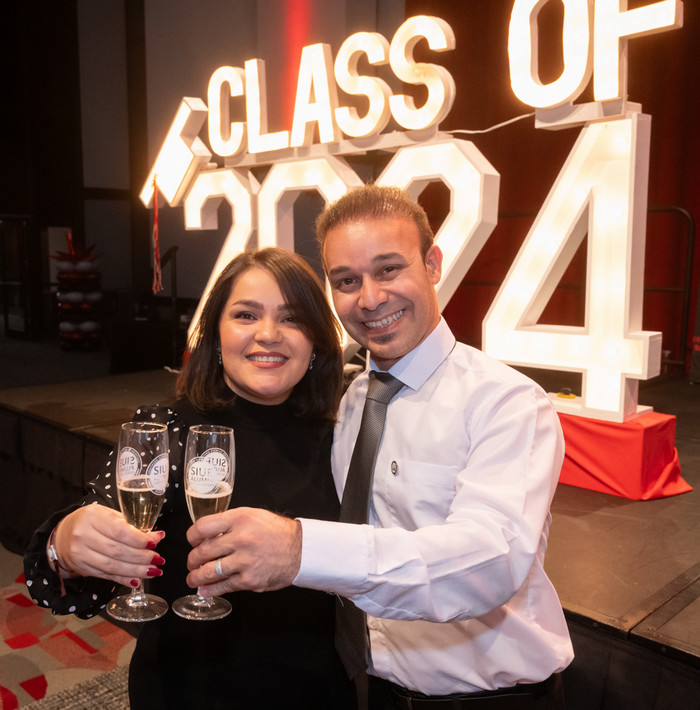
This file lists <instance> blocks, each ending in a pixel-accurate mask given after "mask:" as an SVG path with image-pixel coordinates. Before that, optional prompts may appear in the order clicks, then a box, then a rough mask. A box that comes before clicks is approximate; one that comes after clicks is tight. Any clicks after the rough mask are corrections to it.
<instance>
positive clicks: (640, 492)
mask: <svg viewBox="0 0 700 710" xmlns="http://www.w3.org/2000/svg"><path fill="white" fill-rule="evenodd" d="M559 419H560V421H561V425H562V429H563V431H564V439H565V442H566V455H565V458H564V465H563V466H562V470H561V475H560V477H559V482H560V483H567V484H569V485H572V486H578V487H579V488H588V489H590V490H593V491H599V492H601V493H610V494H612V495H616V496H621V497H623V498H631V499H632V500H650V499H652V498H663V497H666V496H672V495H677V494H679V493H687V492H688V491H691V490H692V486H690V485H688V483H686V481H684V480H683V479H682V478H681V467H680V463H679V461H678V452H677V451H676V447H675V438H676V417H675V416H672V415H670V414H660V413H658V412H649V413H648V414H644V415H642V416H640V417H638V418H636V419H632V420H630V421H627V422H623V423H616V422H607V421H602V420H600V419H587V418H586V417H576V416H572V415H567V414H559Z"/></svg>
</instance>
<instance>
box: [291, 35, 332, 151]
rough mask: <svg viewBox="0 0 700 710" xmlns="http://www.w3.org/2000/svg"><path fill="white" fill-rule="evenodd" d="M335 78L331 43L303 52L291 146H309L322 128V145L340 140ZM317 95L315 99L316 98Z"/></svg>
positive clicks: (308, 48) (317, 45) (320, 134)
mask: <svg viewBox="0 0 700 710" xmlns="http://www.w3.org/2000/svg"><path fill="white" fill-rule="evenodd" d="M332 77H333V57H332V56H331V48H330V45H328V44H312V45H310V46H308V47H304V49H303V50H302V52H301V64H300V66H299V80H298V83H297V94H296V103H295V105H294V123H293V125H292V136H291V140H290V145H291V146H292V148H298V147H300V146H302V145H309V144H310V143H311V141H312V139H313V135H314V124H315V125H318V135H319V140H320V142H321V143H333V142H336V141H337V140H338V139H339V138H340V132H339V131H338V128H337V126H336V124H335V115H334V114H335V110H336V108H337V106H338V95H337V92H336V88H335V81H331V78H332ZM312 96H313V100H312V98H311V97H312Z"/></svg>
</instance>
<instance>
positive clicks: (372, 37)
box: [141, 0, 682, 421]
mask: <svg viewBox="0 0 700 710" xmlns="http://www.w3.org/2000/svg"><path fill="white" fill-rule="evenodd" d="M546 1H547V0H515V1H514V3H513V10H512V14H511V22H510V32H509V42H508V51H509V57H510V64H511V85H512V88H513V91H514V93H515V95H516V96H517V97H518V98H519V99H520V100H521V101H523V102H524V103H526V104H528V105H530V106H533V107H535V108H536V119H535V125H536V127H545V128H558V127H563V126H571V125H583V128H582V131H581V135H580V136H579V138H578V140H577V142H576V144H575V145H574V147H573V149H572V151H571V154H570V155H569V158H568V160H567V161H566V163H565V165H564V167H563V168H562V170H561V172H560V174H559V176H558V178H557V180H556V182H555V184H554V186H553V187H552V189H551V192H550V194H549V196H548V198H547V200H546V201H545V204H544V205H543V207H542V209H541V211H540V214H539V215H538V217H537V219H536V220H535V223H534V224H533V226H532V229H531V230H530V233H529V235H528V236H527V238H526V240H525V242H524V244H523V247H522V249H521V251H520V253H519V254H518V256H517V258H516V260H515V262H514V263H513V265H512V268H511V270H510V272H509V274H508V276H507V278H506V280H505V281H504V283H503V285H502V287H501V289H500V291H499V293H498V295H497V296H496V299H495V300H494V302H493V304H492V307H491V309H490V310H489V312H488V314H487V316H486V318H485V320H484V324H483V333H484V339H483V347H484V350H485V351H487V352H489V353H490V354H492V355H494V356H495V357H497V358H499V359H502V360H504V361H507V362H510V363H514V364H521V365H528V366H533V367H542V368H548V369H558V370H569V371H577V372H581V373H583V379H582V384H583V387H582V393H581V397H578V398H576V399H575V400H562V399H555V405H556V406H557V408H558V409H559V410H561V411H568V412H570V413H573V414H579V415H585V416H592V417H597V418H601V419H608V420H612V421H624V420H625V419H628V418H630V417H632V416H635V415H637V414H638V413H639V412H641V411H643V408H640V407H637V387H636V385H637V383H638V381H639V380H640V379H646V378H649V377H652V376H654V375H655V374H657V373H658V371H659V367H660V349H661V335H660V334H659V333H648V332H644V331H642V330H641V304H642V276H643V260H644V240H645V218H646V189H647V176H648V158H649V133H650V126H649V123H650V121H649V117H648V116H644V115H643V114H641V108H640V107H639V106H638V105H635V104H631V103H628V102H627V98H626V76H627V54H626V47H627V41H628V40H629V39H630V38H632V37H636V36H640V35H645V34H650V33H653V32H660V31H663V30H667V29H671V28H674V27H680V26H681V24H682V4H681V2H680V0H663V1H662V2H655V3H652V4H650V5H647V6H646V7H641V8H638V9H634V10H628V9H627V4H626V0H563V4H564V23H563V30H562V31H563V36H562V40H563V50H564V69H563V71H562V74H561V76H560V77H559V78H558V79H557V80H555V81H553V82H551V83H550V84H542V82H541V81H540V80H539V76H538V71H537V60H536V57H537V14H538V12H539V10H540V9H541V7H542V6H543V5H544V4H545V2H546ZM423 40H425V41H426V42H427V44H428V47H429V48H430V49H431V50H432V51H433V52H442V51H447V50H450V49H452V48H454V45H455V38H454V34H453V32H452V29H451V28H450V26H449V25H448V24H447V23H446V22H445V21H444V20H441V19H439V18H436V17H426V16H418V17H412V18H409V19H408V20H406V22H404V23H403V24H402V25H401V27H399V28H398V30H397V31H396V33H395V35H394V37H393V38H392V40H391V42H389V41H387V39H386V38H384V37H383V36H382V35H381V34H378V33H369V32H360V33H357V34H354V35H352V36H351V37H349V38H348V39H346V40H345V42H343V44H342V46H341V47H340V49H339V51H338V53H337V55H336V58H335V61H333V57H332V55H331V50H330V47H329V45H326V44H316V45H311V46H308V47H305V48H304V49H303V50H302V56H301V62H300V69H299V78H298V84H297V96H296V104H295V109H294V115H293V120H292V126H291V130H283V131H276V132H274V133H269V132H268V130H267V97H266V82H265V63H264V61H263V60H261V59H250V60H248V61H246V62H245V63H244V67H243V68H239V67H220V68H219V69H217V70H216V71H215V72H214V73H213V74H212V76H211V78H210V82H209V90H208V95H207V101H208V104H205V103H204V102H203V101H202V100H201V99H198V98H184V99H183V100H182V102H181V104H180V107H179V109H178V112H177V114H176V117H175V119H174V121H173V123H172V125H171V128H170V130H169V132H168V134H167V137H166V139H165V141H164V143H163V146H162V148H161V150H160V152H159V154H158V156H157V158H156V161H155V163H154V165H153V168H152V170H151V173H150V175H149V176H148V178H147V179H146V181H145V184H144V187H143V190H142V192H141V200H142V201H143V202H144V204H145V205H147V206H148V205H150V204H151V203H152V200H153V196H154V185H157V188H158V189H159V190H160V191H161V192H162V193H163V195H164V197H165V199H166V200H167V201H168V203H169V204H170V205H172V206H175V205H178V204H181V203H182V204H184V212H185V227H186V228H187V229H188V230H202V229H215V228H216V227H217V208H218V206H219V204H220V203H221V201H222V200H226V201H227V202H228V203H229V205H230V207H231V210H232V213H233V219H232V225H231V229H230V231H229V233H228V235H227V236H226V239H225V241H224V245H223V247H222V250H221V253H220V254H219V257H218V258H217V261H216V264H215V265H214V268H213V271H212V274H211V277H210V279H209V283H208V284H207V286H206V288H205V290H204V294H203V296H202V302H203V301H204V299H205V297H206V294H207V293H208V292H209V289H210V288H211V286H212V284H213V282H214V281H215V279H216V277H217V276H218V274H219V272H220V271H221V269H222V268H223V267H224V266H225V265H226V264H227V263H228V261H230V259H231V258H233V257H234V256H235V255H236V254H238V253H239V252H241V251H243V250H244V249H245V247H246V245H247V244H249V243H253V242H252V240H253V239H255V238H256V243H257V244H258V245H259V246H267V245H273V244H278V245H280V246H284V247H286V248H290V249H293V247H294V236H293V234H294V231H293V216H292V215H293V212H292V207H293V204H294V200H295V199H296V197H297V196H298V195H299V193H300V192H302V191H304V190H316V191H317V192H319V193H320V194H321V195H322V196H323V198H324V199H325V200H326V201H331V200H334V199H336V198H337V197H340V196H341V195H342V194H344V193H345V192H347V191H348V190H350V189H353V188H355V187H358V186H359V185H361V184H362V183H361V180H360V178H359V177H358V176H357V174H356V173H355V172H354V170H353V169H352V168H351V167H350V165H349V164H348V162H347V161H346V160H345V159H344V157H343V156H346V155H352V154H361V153H367V152H369V151H373V150H382V151H385V152H393V153H394V156H393V158H392V159H391V160H390V162H389V164H388V165H387V167H386V168H385V169H384V171H383V172H382V174H381V175H380V176H379V177H378V178H377V182H378V184H384V185H397V186H399V187H402V188H404V189H406V190H407V191H408V192H409V193H410V194H411V195H412V196H414V197H416V198H417V197H418V196H419V195H420V193H421V191H422V190H423V188H424V187H425V186H426V185H427V184H428V183H429V182H433V181H441V182H443V183H444V184H445V185H446V186H447V187H448V188H449V190H450V193H451V202H450V212H449V214H448V215H447V217H446V218H445V220H444V222H443V224H442V226H441V228H440V230H439V231H438V233H437V235H436V241H437V243H438V244H439V245H440V247H441V249H442V250H443V252H444V254H445V259H444V268H443V277H442V279H441V281H440V283H439V284H438V299H439V302H440V306H441V307H444V306H445V305H446V304H447V302H448V301H449V299H450V298H451V296H452V295H453V294H454V292H455V290H456V289H457V287H458V286H459V284H460V282H461V281H462V279H463V278H464V275H465V274H466V272H467V270H468V269H469V267H470V266H471V264H472V263H473V261H474V259H475V258H476V256H477V255H478V253H479V251H480V249H481V248H482V246H483V245H484V243H485V242H486V240H487V239H488V237H489V235H490V234H491V232H492V230H493V228H494V226H495V224H496V221H497V206H498V189H499V175H498V173H497V172H496V171H495V169H494V168H493V167H492V166H491V165H490V163H489V162H488V160H487V159H486V158H485V157H484V156H483V155H482V154H481V153H480V152H479V150H478V149H477V148H476V147H475V146H474V144H473V143H471V142H469V141H465V140H459V139H456V138H453V137H451V136H450V135H447V134H444V133H441V132H439V130H438V126H439V123H440V121H442V119H443V118H444V117H445V116H446V115H447V114H448V113H449V110H450V108H451V107H452V104H453V102H454V97H455V84H454V81H453V79H452V77H451V76H450V74H449V73H448V72H447V70H446V69H444V68H443V67H441V66H439V65H436V64H428V63H419V62H416V61H415V60H414V59H413V49H414V47H415V45H416V44H417V43H418V42H420V41H423ZM363 56H364V57H365V61H366V63H368V64H369V65H370V66H372V67H383V66H388V67H389V69H390V70H391V71H392V72H393V73H394V75H395V76H396V77H397V78H398V79H400V80H401V81H403V82H405V83H410V84H420V85H423V86H424V87H425V88H426V89H427V99H426V100H425V101H424V103H423V104H422V105H421V106H416V105H415V102H414V100H413V99H412V98H411V97H409V96H407V95H403V94H398V95H394V94H393V93H392V90H391V88H390V87H389V85H388V84H387V83H386V82H385V81H383V80H382V79H381V78H379V77H378V76H362V75H360V74H359V72H358V64H359V60H360V58H361V57H363ZM591 76H593V89H594V99H595V100H594V101H593V102H591V103H589V104H578V105H577V104H574V103H573V102H574V101H575V100H576V98H578V96H579V95H580V93H581V92H582V91H583V89H584V88H585V87H586V85H587V84H588V83H589V81H590V78H591ZM338 87H340V88H341V89H342V90H343V91H344V92H345V93H346V94H349V95H357V96H363V97H365V104H366V105H368V108H367V109H366V112H365V113H364V115H360V113H359V112H358V110H357V109H356V108H353V107H349V106H341V105H340V101H339V97H338V90H337V88H338ZM237 98H238V99H240V102H241V104H243V105H244V107H245V117H246V121H245V122H244V121H232V120H231V115H230V108H229V106H230V104H231V103H232V101H233V102H235V100H236V99H237ZM392 117H393V119H394V121H395V123H396V124H398V126H399V127H400V130H394V131H389V132H383V131H384V129H385V128H386V126H387V125H388V122H389V120H390V118H392ZM207 119H208V136H209V146H210V147H211V150H212V151H214V153H215V154H216V155H218V156H219V157H220V158H221V159H222V162H223V167H221V168H220V167H215V168H212V167H211V159H212V153H211V152H210V150H209V149H208V148H207V146H206V145H205V144H204V142H203V141H202V140H201V139H200V138H199V137H198V136H199V133H200V131H201V129H202V126H203V125H204V122H205V120H207ZM315 136H318V143H314V137H315ZM261 165H269V166H271V167H270V169H269V170H268V172H267V174H266V176H265V178H264V179H263V181H262V183H261V184H259V183H258V181H257V180H256V178H255V177H254V175H253V174H252V173H251V172H250V171H249V169H248V168H249V167H251V166H261ZM586 233H587V234H588V274H587V282H586V319H585V325H584V326H583V327H582V328H574V327H564V326H546V325H542V324H539V323H538V318H539V317H540V315H541V314H542V311H543V309H544V307H545V305H546V303H547V300H548V299H549V297H550V296H551V294H552V292H553V291H554V288H555V287H556V285H557V283H558V282H559V279H560V278H561V276H562V274H563V272H564V270H565V269H566V266H567V264H568V262H569V260H570V259H571V258H572V256H573V254H574V253H575V251H576V249H577V248H578V246H579V245H580V244H581V242H582V240H583V238H584V236H585V235H586ZM200 308H201V303H200ZM198 319H199V310H198V311H197V313H196V314H195V318H194V319H193V323H192V326H191V329H190V335H192V334H193V333H194V331H195V329H196V327H197V323H198Z"/></svg>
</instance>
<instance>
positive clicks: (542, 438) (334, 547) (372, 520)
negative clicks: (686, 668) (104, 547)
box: [188, 186, 573, 710]
mask: <svg viewBox="0 0 700 710" xmlns="http://www.w3.org/2000/svg"><path fill="white" fill-rule="evenodd" d="M317 235H318V238H319V242H320V245H321V250H322V256H323V262H324V267H325V269H326V273H327V275H328V279H329V282H330V285H331V289H332V294H333V301H334V304H335V307H336V311H337V313H338V316H339V318H340V320H341V321H342V323H343V325H344V326H345V328H346V330H347V331H348V333H349V334H350V335H351V336H352V337H353V338H354V339H355V340H357V342H358V343H360V344H361V345H363V346H364V347H366V348H367V349H368V350H369V352H370V356H371V362H370V370H379V371H384V372H389V373H390V374H391V375H393V376H394V377H395V378H398V380H400V383H401V384H402V385H403V386H402V387H401V389H400V391H399V392H398V394H396V395H395V396H394V397H393V399H391V401H390V403H389V405H388V407H387V415H386V425H385V429H384V433H383V438H382V439H381V445H380V447H379V451H378V453H377V456H376V463H375V467H374V478H373V483H372V496H371V506H370V513H369V515H370V517H369V524H348V523H329V522H325V521H315V520H300V521H290V520H286V519H284V518H280V517H279V516H273V515H272V514H270V513H265V512H264V511H252V510H239V511H236V520H235V524H233V523H232V519H231V518H230V517H229V519H228V522H227V524H226V525H223V524H222V523H219V522H218V521H217V520H216V518H215V517H213V518H212V519H208V518H205V519H203V520H200V521H199V522H198V523H197V524H196V525H195V526H194V527H193V528H192V530H191V534H190V542H192V544H193V545H195V546H197V547H195V549H194V550H193V552H192V554H191V557H190V569H192V570H196V571H194V572H192V573H191V574H190V576H189V577H188V580H189V582H190V584H192V585H193V586H196V585H207V586H206V587H205V590H206V591H207V593H213V594H216V593H221V592H226V591H232V590H235V589H254V590H257V591H263V590H265V589H274V588H279V587H281V586H285V585H287V584H290V583H293V584H295V585H297V586H301V587H310V588H314V589H323V590H326V591H329V592H333V593H337V594H339V595H341V596H342V597H344V598H347V599H351V600H352V601H353V602H354V603H355V604H356V605H357V607H359V608H360V609H362V610H363V611H364V612H366V613H367V625H368V629H369V641H370V652H369V668H368V671H369V674H370V680H371V683H370V696H371V703H372V704H371V706H370V707H376V708H383V707H385V706H386V707H387V708H389V707H400V708H414V709H416V710H418V709H419V708H426V709H428V708H439V707H443V706H444V707H445V708H456V707H465V708H476V707H484V708H494V709H496V708H503V709H505V708H561V707H563V700H562V698H561V687H560V686H561V684H560V681H559V678H558V675H557V673H558V672H559V671H561V670H562V669H564V668H565V667H566V666H567V665H568V664H569V663H570V661H571V659H572V656H573V654H572V648H571V642H570V640H569V635H568V631H567V628H566V623H565V620H564V617H563V613H562V609H561V605H560V603H559V600H558V597H557V595H556V592H555V590H554V588H553V586H552V584H551V582H550V581H549V579H548V578H547V576H546V574H545V572H544V569H543V561H544V553H545V549H546V545H547V535H548V532H549V524H550V515H549V506H550V503H551V499H552V496H553V494H554V490H555V487H556V484H557V480H558V475H559V470H560V467H561V462H562V457H563V440H562V435H561V430H560V427H559V424H558V419H557V417H556V414H555V412H554V410H553V408H552V406H551V403H550V402H549V399H548V397H547V395H546V394H545V393H544V392H543V391H542V390H541V389H540V388H539V387H538V386H537V385H536V384H535V383H533V382H532V381H530V380H529V379H527V378H526V377H524V376H522V375H520V374H519V373H517V372H516V371H514V370H512V369H511V368H509V367H507V366H506V365H504V364H502V363H500V362H497V361H495V360H493V359H491V358H489V357H487V356H486V355H484V354H483V353H481V352H479V351H477V350H475V349H473V348H470V347H468V346H466V345H463V344H461V343H456V342H455V338H454V336H453V335H452V333H451V332H450V330H449V328H448V326H447V324H446V323H445V321H444V320H443V319H441V317H440V313H439V308H438V304H437V298H436V293H435V285H436V284H437V283H438V281H439V280H440V276H441V267H442V254H441V252H440V249H439V248H438V247H437V246H436V245H435V244H433V235H432V232H431V230H430V227H429V225H428V221H427V218H426V216H425V213H424V212H423V210H422V208H420V206H419V205H417V204H416V203H415V202H413V201H411V200H410V199H408V197H406V195H405V194H404V193H402V192H401V191H399V190H397V189H394V188H382V187H377V186H366V187H364V188H360V189H358V190H355V191H352V192H350V193H348V194H347V195H346V196H344V197H343V198H341V199H340V200H338V201H337V202H336V203H334V204H333V205H331V206H330V207H328V208H327V209H326V210H325V211H324V212H323V214H322V215H321V217H320V218H319V220H318V223H317ZM368 382H369V374H368V373H363V374H362V375H360V376H359V377H358V378H357V379H356V380H355V381H354V382H353V383H352V385H351V386H350V388H349V389H348V392H347V393H346V395H345V397H344V399H343V402H342V404H341V409H340V412H339V417H338V420H339V421H338V426H337V429H336V434H335V439H334V444H333V471H334V476H335V478H336V485H337V487H338V490H339V492H342V490H343V487H344V485H345V479H346V476H347V474H348V468H349V465H350V460H351V457H352V453H353V448H354V445H355V440H356V439H357V437H358V431H359V429H360V420H361V417H362V410H363V407H364V404H365V397H366V394H367V389H368ZM401 384H400V385H399V386H401ZM344 505H345V502H344ZM230 512H231V511H229V513H230ZM341 516H342V513H341ZM219 533H223V535H222V539H220V540H218V541H216V540H212V539H211V538H212V537H213V536H214V535H217V534H219ZM207 538H208V539H207ZM199 543H203V544H202V545H199ZM231 551H233V554H230V555H228V556H226V557H224V558H223V560H222V564H221V565H220V567H219V569H218V570H215V564H214V560H215V556H216V555H218V556H222V555H225V554H227V553H229V552H231ZM202 564H204V565H205V566H204V567H201V569H198V570H197V569H196V568H197V567H199V566H200V565H202ZM217 573H218V574H217ZM223 576H226V579H223V580H221V578H222V577H223ZM216 580H221V581H216ZM211 582H214V583H213V584H212V583H211ZM385 699H386V703H387V704H386V705H384V703H385Z"/></svg>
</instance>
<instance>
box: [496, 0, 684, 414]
mask: <svg viewBox="0 0 700 710" xmlns="http://www.w3.org/2000/svg"><path fill="white" fill-rule="evenodd" d="M544 2H545V0H516V2H515V4H514V8H513V12H512V15H511V25H510V33H509V43H508V49H509V58H510V66H511V82H512V87H513V91H514V93H515V94H516V95H517V96H518V97H519V98H520V99H521V100H522V101H524V102H526V103H528V104H530V105H532V106H534V107H536V108H537V109H538V111H537V119H538V122H539V125H543V126H544V125H549V126H550V127H560V126H562V125H571V124H572V123H580V122H584V121H585V125H584V127H583V129H582V131H581V134H580V136H579V138H578V140H577V142H576V144H575V145H574V147H573V149H572V151H571V153H570V155H569V158H568V160H567V161H566V163H565V165H564V167H563V168H562V170H561V172H560V174H559V176H558V177H557V180H556V181H555V183H554V186H553V187H552V189H551V191H550V193H549V195H548V197H547V199H546V201H545V203H544V205H543V207H542V209H541V210H540V213H539V215H538V216H537V218H536V220H535V222H534V224H533V226H532V228H531V230H530V232H529V234H528V236H527V238H526V239H525V242H524V244H523V246H522V248H521V250H520V252H519V254H518V255H517V257H516V259H515V261H514V263H513V265H512V266H511V269H510V271H509V273H508V275H507V277H506V279H505V281H504V283H503V284H502V286H501V289H500V290H499V292H498V294H497V296H496V298H495V300H494V302H493V304H492V306H491V308H490V310H489V312H488V314H487V316H486V318H485V319H484V323H483V342H484V349H485V350H486V351H487V352H489V353H490V354H492V355H494V356H495V357H497V358H500V359H503V360H505V361H508V362H510V363H513V364H519V365H529V366H534V367H545V368H551V369H554V370H568V371H575V372H581V373H582V388H581V389H582V391H581V396H580V397H577V398H576V399H574V400H568V399H560V398H556V399H555V404H556V406H557V409H558V410H559V411H563V412H567V413H570V414H579V415H584V416H589V417H595V418H598V419H608V420H612V421H625V420H627V419H630V418H632V417H634V416H637V415H638V414H641V413H644V412H645V411H648V410H649V408H648V407H639V406H638V405H637V394H638V384H639V380H640V379H641V380H643V379H648V378H650V377H653V376H654V375H657V374H658V373H659V370H660V363H661V358H660V355H661V333H656V332H645V331H643V330H642V299H643V277H644V245H645V231H646V212H647V179H648V173H649V140H650V119H649V117H648V116H645V115H643V114H641V113H640V107H639V106H636V105H632V104H628V103H627V102H626V85H627V81H626V76H627V71H626V70H627V66H626V59H627V40H628V39H629V38H630V37H634V36H639V35H643V34H650V33H652V32H659V31H661V30H664V29H669V28H672V27H679V26H680V25H681V22H682V5H681V3H680V2H678V1H677V0H665V1H664V2H657V3H654V4H652V5H648V6H646V7H642V8H638V9H636V10H627V9H626V0H596V1H595V2H593V0H575V1H572V0H569V1H567V0H564V12H565V16H564V26H563V47H564V69H563V71H562V74H561V76H560V77H559V78H558V79H556V80H555V81H553V82H552V83H550V84H548V85H543V84H542V83H541V82H540V80H539V77H538V75H537V60H536V57H537V46H536V41H537V24H536V23H537V13H538V11H539V10H540V9H541V7H542V6H543V5H544ZM623 5H624V7H623ZM591 48H592V50H593V51H592V52H591ZM591 73H592V74H593V76H594V80H593V90H594V98H595V102H594V103H593V104H592V105H579V106H574V105H573V104H572V102H573V100H575V99H576V98H577V97H578V96H579V94H580V93H581V91H582V90H583V89H584V88H585V86H586V84H587V82H588V80H589V79H590V76H591ZM611 114H619V115H615V116H614V118H612V119H610V120H600V119H601V118H602V117H603V116H606V115H607V116H610V115H611ZM586 232H587V233H588V244H587V248H588V254H587V277H586V308H585V325H584V326H583V327H581V328H577V327H564V326H546V325H543V324H539V323H538V319H539V317H540V316H541V314H542V311H543V310H544V307H545V306H546V304H547V301H548V300H549V298H550V296H551V295H552V292H553V291H554V288H555V287H556V285H557V283H558V282H559V280H560V278H561V276H562V274H563V272H564V270H565V269H566V266H567V265H568V263H569V261H570V260H571V258H572V257H573V255H574V253H575V252H576V249H577V248H578V247H579V246H580V244H581V242H582V240H583V238H584V236H585V235H586Z"/></svg>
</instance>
